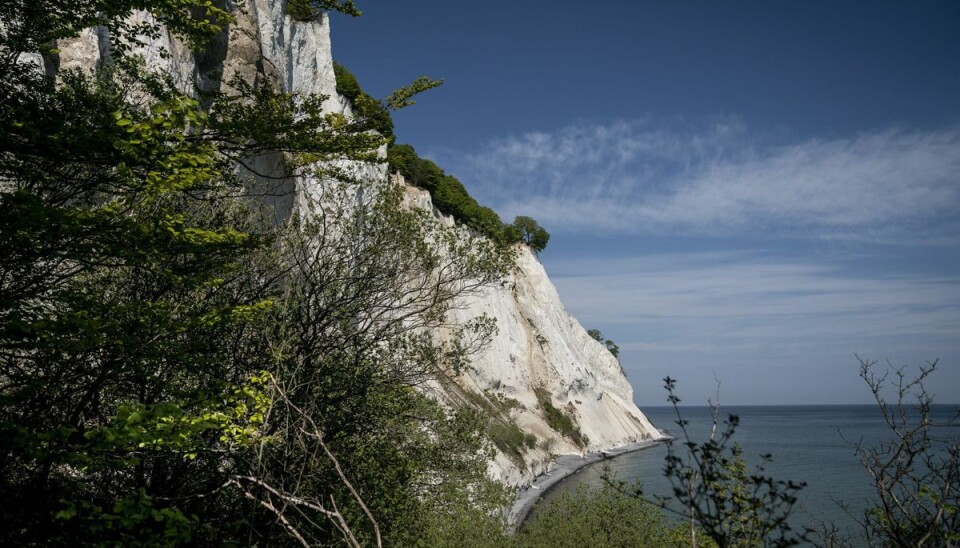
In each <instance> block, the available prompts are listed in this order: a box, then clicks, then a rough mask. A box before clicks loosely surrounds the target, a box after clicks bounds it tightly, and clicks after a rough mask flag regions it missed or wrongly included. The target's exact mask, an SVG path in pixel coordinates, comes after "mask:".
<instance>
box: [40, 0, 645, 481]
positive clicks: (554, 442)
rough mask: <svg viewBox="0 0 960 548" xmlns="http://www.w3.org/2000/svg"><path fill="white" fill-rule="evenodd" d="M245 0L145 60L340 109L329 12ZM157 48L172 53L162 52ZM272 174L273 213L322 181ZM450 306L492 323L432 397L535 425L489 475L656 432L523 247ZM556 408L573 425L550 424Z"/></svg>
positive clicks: (65, 49) (537, 469)
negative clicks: (509, 265) (466, 362)
mask: <svg viewBox="0 0 960 548" xmlns="http://www.w3.org/2000/svg"><path fill="white" fill-rule="evenodd" d="M241 1H242V0H241ZM244 6H245V9H244V10H242V11H237V12H236V16H237V22H236V23H235V24H233V25H231V26H230V28H229V29H228V30H227V31H225V32H224V33H223V34H222V35H221V36H220V37H218V39H217V40H215V41H214V43H213V44H212V45H211V46H210V47H208V48H207V50H205V51H204V52H201V53H195V52H191V51H189V49H188V48H186V46H184V45H183V44H181V43H179V42H178V41H177V40H176V39H175V38H173V37H171V36H170V35H169V34H166V33H164V34H162V35H161V36H160V37H159V38H157V39H156V40H153V41H151V42H150V43H148V44H146V45H145V46H144V47H143V48H141V50H142V51H141V52H140V53H141V54H142V55H143V56H144V58H145V59H146V61H147V63H148V66H150V67H153V68H157V69H159V70H162V71H164V72H165V73H167V74H169V75H171V77H172V78H173V79H174V81H175V82H176V83H177V84H178V85H180V86H182V89H183V90H185V91H190V90H192V89H194V83H199V85H200V86H201V87H207V88H208V89H217V88H220V89H222V88H224V87H225V86H228V85H229V82H230V79H231V78H233V77H234V76H240V77H242V78H245V79H247V80H248V81H255V80H257V79H262V78H267V79H270V80H271V81H272V82H274V83H275V84H276V85H278V86H279V87H280V88H281V89H283V90H284V91H287V92H296V93H315V94H322V95H326V96H328V97H329V99H327V101H326V103H325V104H324V107H325V108H326V109H328V110H330V111H336V112H341V113H345V114H350V105H349V102H348V101H347V100H345V99H343V98H341V97H339V96H338V95H337V93H336V81H335V78H334V71H333V59H332V54H331V44H330V34H329V21H328V19H327V18H325V17H324V18H322V19H321V20H319V21H316V22H296V21H293V20H292V19H291V18H290V17H289V16H287V15H286V14H285V13H284V7H285V1H284V0H246V1H245V4H244ZM141 17H142V16H141ZM107 44H108V37H107V36H105V34H104V31H102V30H96V29H93V30H89V31H87V32H86V33H85V34H84V35H82V36H80V37H79V38H76V39H73V40H69V41H63V42H62V43H60V44H58V49H59V50H60V54H59V58H58V59H52V60H50V59H47V60H44V61H43V62H44V64H45V65H46V70H47V71H48V72H50V73H55V72H56V71H57V70H64V69H69V68H81V69H88V70H89V69H93V68H95V67H97V66H99V65H100V64H102V63H104V62H106V61H107V60H108V55H109V48H108V47H107ZM161 49H164V50H166V51H168V52H169V53H170V55H169V56H165V57H164V56H160V55H159V54H158V52H159V51H160V50H161ZM33 62H38V63H39V62H40V61H39V60H33ZM282 166H283V162H282V157H281V156H280V155H279V154H273V155H264V156H263V157H260V158H256V159H255V160H254V166H253V167H255V171H257V172H260V173H267V174H270V175H274V176H282V175H284V174H283V172H282V169H283V167H282ZM362 177H363V178H365V179H366V180H368V181H369V182H371V183H376V182H384V181H385V180H386V177H387V172H386V169H385V167H384V166H374V167H368V168H366V169H365V171H364V173H363V174H362ZM272 184H273V185H274V190H275V191H276V192H275V194H278V195H279V196H280V197H279V198H277V199H276V203H275V204H274V205H275V206H276V208H277V211H278V215H280V216H285V215H289V214H290V212H291V211H292V210H293V209H295V208H298V207H304V206H303V204H304V202H305V194H309V193H311V192H313V191H315V190H316V187H317V186H318V185H322V184H324V182H323V181H316V180H305V181H295V180H292V178H283V177H280V179H279V180H278V181H277V182H275V183H272ZM407 198H408V200H407V201H408V203H409V204H411V205H413V206H415V207H421V208H424V209H426V210H432V211H434V212H435V214H436V215H437V216H438V217H441V218H442V217H443V216H442V215H441V214H440V213H439V212H436V210H435V209H434V208H433V205H432V203H431V201H430V196H429V194H428V193H427V192H426V191H424V190H421V189H417V188H413V187H407ZM443 220H444V222H446V223H452V222H453V221H452V220H451V219H449V218H446V219H443ZM452 314H454V320H455V321H458V322H463V323H465V322H467V321H468V320H469V319H471V318H474V317H477V316H479V315H481V314H486V315H488V316H489V317H491V318H494V319H495V320H496V322H497V327H498V332H497V334H496V335H495V336H494V338H493V341H492V343H491V344H490V345H489V346H488V347H486V348H485V349H484V350H483V351H481V352H480V353H479V354H477V355H475V356H474V358H473V361H472V367H471V368H469V369H467V370H465V371H464V373H463V374H462V375H461V376H460V377H459V378H457V379H455V383H452V384H451V383H447V384H445V385H440V386H439V388H440V390H441V397H442V398H443V399H444V400H446V401H447V403H449V404H458V403H460V404H469V405H480V406H483V407H485V408H487V409H488V410H491V409H492V410H493V412H494V413H496V414H497V415H498V417H499V420H501V421H502V423H503V424H505V425H514V426H516V427H517V428H518V429H519V431H521V432H523V433H525V434H529V435H532V436H533V438H528V442H527V443H525V444H524V445H523V446H522V447H520V448H518V449H517V450H515V451H506V450H505V451H504V452H501V453H499V454H498V455H497V457H496V459H495V461H494V462H492V463H491V465H490V472H491V474H492V475H493V476H494V477H496V478H498V479H500V480H502V481H504V482H506V483H509V484H513V485H517V484H522V483H526V482H528V481H529V480H531V479H532V478H533V477H535V476H536V475H537V474H539V473H541V472H543V471H544V470H545V469H546V466H547V465H548V463H549V461H550V459H551V456H552V455H554V454H564V453H582V452H585V451H602V450H605V449H611V448H614V447H619V446H622V445H625V444H628V443H631V442H635V441H640V440H643V439H649V438H652V437H657V436H659V433H658V431H657V430H656V429H655V428H654V427H653V426H652V425H651V424H650V422H649V421H647V419H646V417H644V416H643V414H642V413H641V412H640V410H639V409H637V407H636V406H635V405H634V403H633V389H632V388H631V386H630V384H629V383H628V382H627V380H626V378H625V377H624V375H623V372H622V370H621V368H620V365H619V363H618V362H617V360H616V359H615V358H614V357H613V356H612V355H611V354H610V353H609V352H608V351H607V350H606V348H604V347H603V346H602V345H601V344H600V343H598V342H597V341H595V340H593V339H592V338H591V337H590V336H589V335H587V333H586V331H585V330H584V329H583V327H581V326H580V324H579V323H578V322H577V321H576V319H574V318H573V317H572V316H571V315H570V314H568V313H567V312H566V310H565V309H564V307H563V305H562V303H561V302H560V298H559V296H558V294H557V291H556V289H555V288H554V286H553V284H552V283H551V282H550V279H549V278H548V277H547V274H546V272H545V271H544V268H543V266H542V265H541V264H540V262H539V260H538V259H537V257H536V256H535V255H534V254H533V253H532V252H531V251H530V250H529V249H528V248H526V247H523V248H522V249H520V250H519V251H518V257H517V266H516V269H515V270H514V272H513V273H512V274H511V275H510V277H509V278H508V279H507V280H505V281H504V282H503V283H502V284H500V285H496V286H492V287H489V288H487V289H485V290H484V291H482V292H481V293H480V294H476V295H472V296H470V297H468V298H467V299H466V302H464V303H462V306H460V307H458V309H457V310H455V311H453V312H452ZM558 417H562V418H565V419H566V420H569V422H568V423H567V424H568V425H572V428H559V427H558V422H557V418H558ZM557 428H559V429H560V430H565V433H561V432H560V431H558V429H557ZM572 431H574V432H576V433H575V434H571V432H572ZM534 440H535V443H532V442H533V441H534ZM531 445H532V446H533V447H531Z"/></svg>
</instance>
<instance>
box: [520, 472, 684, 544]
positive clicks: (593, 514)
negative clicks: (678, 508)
mask: <svg viewBox="0 0 960 548" xmlns="http://www.w3.org/2000/svg"><path fill="white" fill-rule="evenodd" d="M518 540H519V541H520V542H519V545H520V546H524V547H530V548H537V547H544V548H546V547H550V548H564V547H570V548H581V547H587V546H659V547H673V546H678V547H679V546H687V545H688V543H687V542H686V538H685V533H684V530H683V527H682V526H676V525H671V524H670V523H669V522H668V521H667V520H666V519H665V518H664V516H663V514H662V513H661V512H660V510H659V509H658V508H657V507H656V506H654V505H653V504H650V503H649V502H646V501H644V500H640V499H636V498H633V497H631V496H629V495H626V494H624V493H622V492H621V491H619V490H618V489H616V488H615V487H611V486H604V487H602V488H597V489H590V488H587V487H586V486H584V485H581V486H580V487H579V488H578V489H577V491H576V493H575V494H573V495H571V494H569V493H564V494H563V495H561V496H560V497H559V498H557V499H555V500H553V501H551V502H550V503H549V504H548V505H545V506H544V507H543V508H540V507H538V508H537V509H535V511H534V514H533V516H532V517H531V519H530V520H529V521H528V522H527V523H526V524H524V526H523V529H521V531H520V533H519V535H518Z"/></svg>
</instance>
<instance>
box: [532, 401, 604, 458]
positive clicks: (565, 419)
mask: <svg viewBox="0 0 960 548" xmlns="http://www.w3.org/2000/svg"><path fill="white" fill-rule="evenodd" d="M533 391H534V394H536V396H537V403H539V404H540V409H542V410H543V416H544V419H546V421H547V426H549V427H550V428H552V429H554V430H556V431H557V432H559V433H561V434H563V435H564V436H565V437H568V438H570V439H571V440H573V442H574V443H576V444H577V445H579V446H580V447H586V446H587V444H588V443H590V440H589V439H588V438H587V436H585V435H583V433H582V432H581V431H580V427H578V426H577V425H576V423H575V422H574V420H573V418H572V417H571V416H570V415H567V414H566V413H564V412H563V410H562V409H558V408H557V407H555V406H554V405H553V401H552V396H551V395H550V392H548V391H547V389H546V388H544V387H542V386H541V387H537V388H534V390H533Z"/></svg>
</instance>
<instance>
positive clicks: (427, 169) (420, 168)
mask: <svg viewBox="0 0 960 548" xmlns="http://www.w3.org/2000/svg"><path fill="white" fill-rule="evenodd" d="M387 161H388V163H389V167H390V171H392V172H395V173H400V174H401V175H403V177H404V179H405V180H406V181H407V182H408V183H410V184H412V185H414V186H417V187H420V188H422V189H425V190H427V191H428V192H430V196H431V198H432V199H433V204H434V205H435V206H436V208H437V209H439V210H440V211H441V212H442V213H444V214H446V215H450V216H452V217H453V218H454V219H456V220H457V221H460V222H461V223H463V224H465V225H467V226H469V227H470V228H473V229H474V230H476V231H478V232H480V233H481V234H483V235H485V236H486V237H488V238H490V239H492V240H494V241H497V242H500V243H502V244H505V245H509V244H514V243H517V242H524V243H526V244H527V245H529V246H530V247H531V248H533V249H534V250H535V251H542V250H543V248H544V247H546V245H547V241H548V240H549V239H550V235H549V234H547V232H546V231H545V230H543V229H542V228H540V226H539V225H537V223H536V221H534V220H533V219H531V218H530V217H518V218H517V219H518V221H519V224H517V222H515V223H514V224H513V225H506V224H504V223H503V221H501V220H500V216H499V215H497V213H496V212H495V211H494V210H492V209H490V208H489V207H484V206H481V205H480V204H479V203H477V201H476V200H475V199H474V198H473V197H472V196H470V194H469V193H468V192H467V189H466V188H465V187H464V186H463V184H462V183H461V182H460V181H459V180H457V178H456V177H453V176H451V175H449V174H447V173H445V172H444V171H443V170H442V169H440V167H438V166H437V165H436V164H435V163H433V162H431V161H430V160H426V159H423V158H420V156H418V155H417V152H416V150H414V148H413V147H412V146H410V145H396V144H394V145H391V146H390V147H389V149H388V150H387Z"/></svg>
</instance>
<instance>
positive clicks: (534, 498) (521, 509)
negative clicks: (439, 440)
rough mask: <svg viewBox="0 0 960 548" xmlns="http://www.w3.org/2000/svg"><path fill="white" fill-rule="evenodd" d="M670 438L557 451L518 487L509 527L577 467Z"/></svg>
mask: <svg viewBox="0 0 960 548" xmlns="http://www.w3.org/2000/svg"><path fill="white" fill-rule="evenodd" d="M672 439H673V438H672V437H671V436H668V435H664V436H663V437H660V438H654V439H650V440H643V441H639V442H634V443H628V444H627V445H622V446H620V447H615V448H613V449H608V450H605V451H596V452H593V453H587V454H586V455H576V454H574V455H558V456H557V457H555V458H554V459H553V462H552V463H551V465H550V467H549V468H548V471H547V473H546V474H543V475H540V476H537V477H536V478H534V480H533V482H532V483H531V484H530V485H528V486H526V487H523V488H521V491H520V492H519V493H518V494H517V498H516V500H515V501H514V503H513V506H512V507H511V508H510V514H509V515H508V518H507V520H508V522H509V523H510V528H511V529H512V530H513V531H514V532H516V531H517V530H519V529H520V526H521V525H523V522H524V521H526V520H527V518H528V517H529V516H530V511H531V510H532V509H533V506H534V505H535V504H536V503H537V502H538V501H539V500H540V499H541V498H543V495H545V494H546V493H547V492H548V491H550V489H552V488H553V487H556V486H557V484H559V483H560V482H561V481H563V480H564V479H566V478H568V477H570V476H572V475H573V474H576V473H577V472H579V471H580V470H583V469H584V468H586V467H588V466H591V465H593V464H596V463H598V462H602V461H605V460H607V459H612V458H615V457H619V456H620V455H626V454H628V453H636V452H637V451H643V450H644V449H649V448H651V447H656V446H658V445H660V444H662V443H665V442H668V441H670V440H672Z"/></svg>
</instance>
